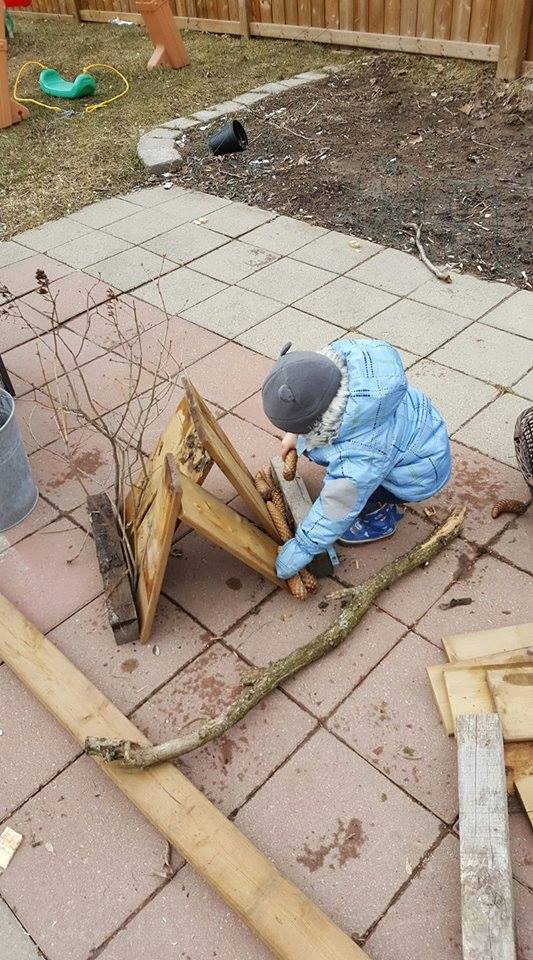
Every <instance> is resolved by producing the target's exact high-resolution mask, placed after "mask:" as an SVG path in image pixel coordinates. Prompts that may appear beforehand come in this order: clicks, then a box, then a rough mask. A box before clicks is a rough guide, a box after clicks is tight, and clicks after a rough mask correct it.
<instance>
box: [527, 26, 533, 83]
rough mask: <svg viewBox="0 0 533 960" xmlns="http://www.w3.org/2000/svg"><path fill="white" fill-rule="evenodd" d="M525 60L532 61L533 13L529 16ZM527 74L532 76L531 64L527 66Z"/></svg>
mask: <svg viewBox="0 0 533 960" xmlns="http://www.w3.org/2000/svg"><path fill="white" fill-rule="evenodd" d="M526 59H527V60H533V13H532V14H531V22H530V24H529V37H528V41H527V50H526ZM529 71H531V72H529ZM527 72H528V74H529V76H532V75H533V69H532V67H531V64H529V67H528V68H527Z"/></svg>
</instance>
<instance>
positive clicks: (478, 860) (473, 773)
mask: <svg viewBox="0 0 533 960" xmlns="http://www.w3.org/2000/svg"><path fill="white" fill-rule="evenodd" d="M457 759H458V786H459V829H460V851H461V927H462V940H463V960H516V949H515V934H514V909H513V895H512V873H511V859H510V853H509V821H508V816H507V794H506V788H505V767H504V758H503V740H502V733H501V724H500V721H499V719H498V716H497V715H496V714H493V713H492V714H489V715H488V716H481V717H476V716H460V717H458V718H457Z"/></svg>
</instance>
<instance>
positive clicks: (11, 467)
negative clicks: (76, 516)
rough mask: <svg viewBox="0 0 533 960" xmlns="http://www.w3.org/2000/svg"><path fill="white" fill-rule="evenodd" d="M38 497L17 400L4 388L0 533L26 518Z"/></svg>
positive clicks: (0, 411) (0, 430)
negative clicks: (16, 403) (18, 415)
mask: <svg viewBox="0 0 533 960" xmlns="http://www.w3.org/2000/svg"><path fill="white" fill-rule="evenodd" d="M38 498H39V491H38V490H37V487H36V486H35V482H34V479H33V477H32V475H31V470H30V464H29V462H28V457H27V455H26V451H25V449H24V446H23V444H22V437H21V435H20V431H19V428H18V423H17V421H16V419H15V401H14V399H13V397H12V396H11V395H10V394H9V393H7V391H6V390H0V533H3V531H4V530H9V529H10V528H11V527H15V526H16V525H17V523H20V522H21V520H24V519H25V517H27V516H28V514H30V513H31V511H32V510H33V508H34V506H35V504H36V503H37V500H38Z"/></svg>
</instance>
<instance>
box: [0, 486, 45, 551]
mask: <svg viewBox="0 0 533 960" xmlns="http://www.w3.org/2000/svg"><path fill="white" fill-rule="evenodd" d="M57 517H58V513H57V510H55V509H54V507H52V506H51V505H50V504H49V503H47V502H46V500H43V498H42V497H39V499H38V500H37V503H36V505H35V507H34V508H33V510H32V512H31V513H30V514H29V516H27V517H26V519H25V520H22V521H21V523H17V525H16V527H11V529H10V530H4V531H3V533H0V553H3V552H4V550H7V549H8V548H9V547H13V546H14V545H15V543H19V542H20V541H21V540H24V538H25V537H29V536H30V534H32V533H35V532H36V530H41V529H42V528H43V527H46V526H48V524H49V523H51V522H52V520H57Z"/></svg>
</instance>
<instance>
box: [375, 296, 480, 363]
mask: <svg viewBox="0 0 533 960" xmlns="http://www.w3.org/2000/svg"><path fill="white" fill-rule="evenodd" d="M469 322H470V321H469V320H467V319H465V317H458V316H454V314H453V313H446V312H445V311H444V310H435V308H434V307H428V306H426V305H425V304H422V303H415V301H414V300H399V301H398V302H397V303H394V304H393V305H392V307H389V308H388V309H387V310H384V311H383V313H380V314H379V316H377V317H373V319H372V320H368V321H367V322H366V323H364V324H363V326H362V327H359V332H360V333H362V334H364V335H365V336H366V335H369V336H371V337H377V338H378V339H379V340H388V341H389V342H390V343H392V344H394V346H395V347H404V348H405V349H407V350H411V351H412V352H413V353H417V354H418V355H419V356H422V357H423V356H425V355H426V354H427V353H431V351H432V350H435V349H436V348H437V347H440V346H441V344H443V343H445V342H446V340H449V339H450V338H451V337H454V336H455V335H456V333H459V331H460V330H463V329H464V328H465V327H466V326H468V324H469Z"/></svg>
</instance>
